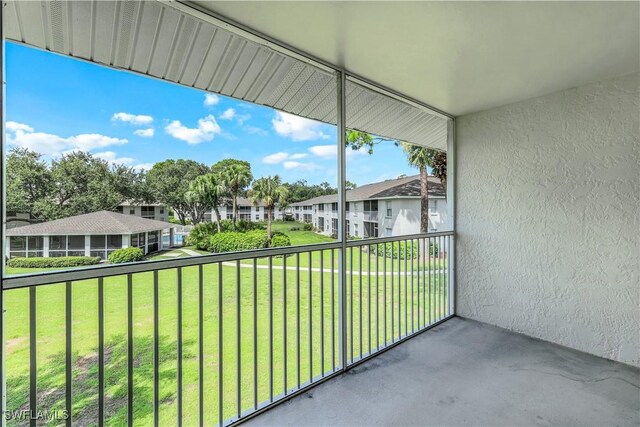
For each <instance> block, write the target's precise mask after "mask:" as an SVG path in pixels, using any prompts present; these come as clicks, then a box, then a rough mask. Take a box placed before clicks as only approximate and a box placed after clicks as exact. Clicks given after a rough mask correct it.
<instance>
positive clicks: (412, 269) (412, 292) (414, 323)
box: [409, 239, 416, 333]
mask: <svg viewBox="0 0 640 427" xmlns="http://www.w3.org/2000/svg"><path fill="white" fill-rule="evenodd" d="M413 242H414V240H413V239H411V251H410V252H409V255H410V256H411V333H413V332H415V330H416V322H415V318H414V315H415V313H414V311H415V302H416V300H415V298H416V295H415V287H414V285H415V283H414V279H413V276H414V274H415V271H416V270H415V265H414V260H413V258H414V256H415V253H414V246H413Z"/></svg>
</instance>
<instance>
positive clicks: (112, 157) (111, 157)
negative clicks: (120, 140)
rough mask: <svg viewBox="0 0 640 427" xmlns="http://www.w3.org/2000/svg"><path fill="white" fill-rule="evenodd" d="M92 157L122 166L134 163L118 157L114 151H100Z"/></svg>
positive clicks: (132, 160) (131, 160)
mask: <svg viewBox="0 0 640 427" xmlns="http://www.w3.org/2000/svg"><path fill="white" fill-rule="evenodd" d="M93 156H94V157H97V158H99V159H102V160H106V161H107V162H109V163H118V164H122V165H129V164H131V163H133V162H134V161H135V159H133V158H131V157H118V155H117V154H116V153H115V152H114V151H102V152H100V153H95V154H94V155H93Z"/></svg>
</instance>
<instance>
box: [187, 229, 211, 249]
mask: <svg viewBox="0 0 640 427" xmlns="http://www.w3.org/2000/svg"><path fill="white" fill-rule="evenodd" d="M217 232H218V226H217V225H216V223H215V222H201V223H200V224H198V225H196V226H195V227H193V228H192V229H191V231H190V232H189V236H188V237H187V245H189V246H195V247H196V248H198V249H200V250H201V251H204V250H206V249H207V246H208V245H209V237H210V236H211V235H212V234H215V233H217Z"/></svg>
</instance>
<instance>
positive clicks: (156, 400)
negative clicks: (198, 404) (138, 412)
mask: <svg viewBox="0 0 640 427" xmlns="http://www.w3.org/2000/svg"><path fill="white" fill-rule="evenodd" d="M159 295H160V294H159V292H158V270H154V271H153V425H154V427H158V426H159V425H160V419H159V418H160V375H159V372H160V327H159V320H160V316H159V309H160V307H159Z"/></svg>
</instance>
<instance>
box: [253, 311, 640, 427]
mask: <svg viewBox="0 0 640 427" xmlns="http://www.w3.org/2000/svg"><path fill="white" fill-rule="evenodd" d="M639 387H640V370H639V369H637V368H633V367H630V366H627V365H623V364H620V363H615V362H612V361H609V360H605V359H601V358H598V357H595V356H591V355H589V354H585V353H581V352H578V351H575V350H571V349H568V348H565V347H561V346H558V345H555V344H551V343H548V342H544V341H539V340H536V339H533V338H529V337H527V336H524V335H520V334H516V333H512V332H509V331H506V330H504V329H499V328H495V327H492V326H488V325H485V324H482V323H478V322H475V321H470V320H465V319H461V318H454V319H451V320H449V321H447V322H445V323H444V324H442V325H440V326H438V327H436V328H434V329H432V330H430V331H427V332H425V333H423V334H421V335H419V336H417V337H415V338H413V339H410V340H408V341H407V342H405V343H403V344H401V345H399V346H398V347H396V348H394V349H391V350H389V351H388V352H386V353H384V354H382V355H380V356H378V357H375V358H373V359H372V360H370V361H369V362H366V363H364V364H362V365H360V366H358V367H356V368H354V369H353V370H351V371H349V373H347V374H344V375H342V376H340V377H338V378H336V379H332V380H329V381H327V382H326V383H324V384H321V385H319V386H318V387H316V388H314V389H312V390H311V391H309V392H307V393H306V394H304V395H302V396H299V397H296V398H294V399H292V400H291V401H289V402H285V403H283V404H282V405H280V406H278V407H276V408H274V409H272V410H271V411H268V412H266V413H264V414H262V415H259V416H258V417H256V418H254V419H251V420H249V421H248V422H247V424H246V425H253V426H325V425H326V426H329V425H331V426H335V425H342V426H346V425H349V426H422V425H446V426H470V425H481V426H489V425H491V426H542V425H556V426H561V425H562V426H586V425H589V426H594V425H597V426H612V425H629V426H637V425H639V424H640V389H639Z"/></svg>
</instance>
